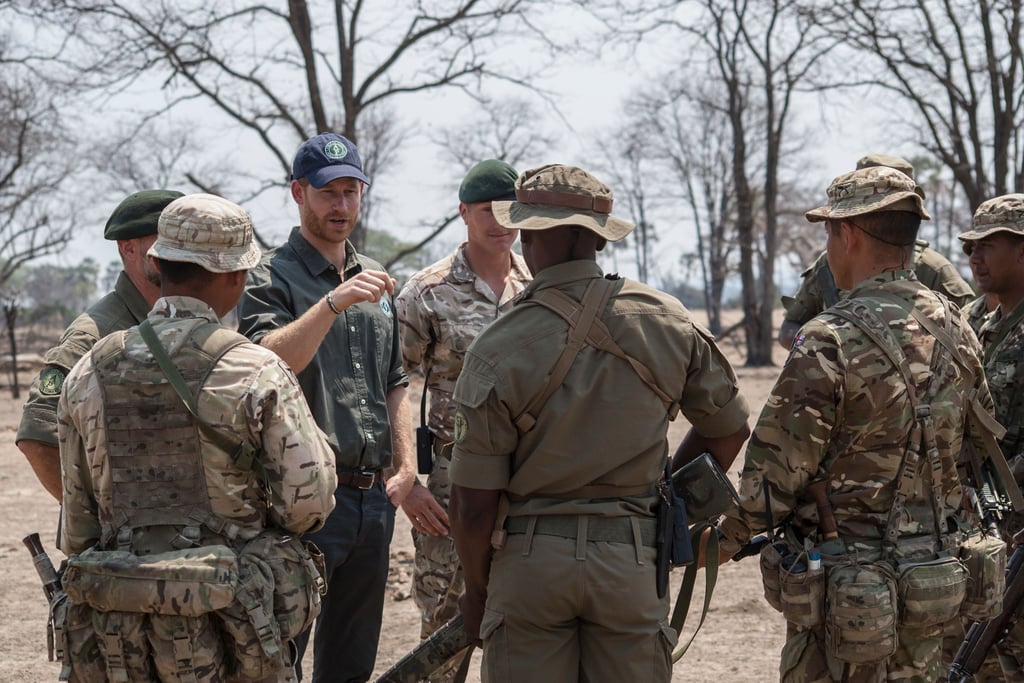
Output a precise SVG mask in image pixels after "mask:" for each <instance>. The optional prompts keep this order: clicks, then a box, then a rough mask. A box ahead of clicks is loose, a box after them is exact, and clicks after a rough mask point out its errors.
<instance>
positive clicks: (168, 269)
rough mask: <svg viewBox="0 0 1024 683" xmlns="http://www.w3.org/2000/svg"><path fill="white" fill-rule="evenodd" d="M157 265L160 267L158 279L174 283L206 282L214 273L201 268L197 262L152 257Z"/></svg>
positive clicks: (200, 283)
mask: <svg viewBox="0 0 1024 683" xmlns="http://www.w3.org/2000/svg"><path fill="white" fill-rule="evenodd" d="M153 260H154V261H156V263H157V267H158V268H160V279H161V280H162V281H164V282H169V283H171V284H175V285H181V284H185V283H189V282H191V283H195V284H199V285H202V284H207V283H209V282H210V280H212V279H213V276H214V274H213V273H211V272H210V271H208V270H207V269H206V268H203V267H202V266H201V265H199V264H198V263H190V262H187V261H168V260H167V259H162V258H154V259H153Z"/></svg>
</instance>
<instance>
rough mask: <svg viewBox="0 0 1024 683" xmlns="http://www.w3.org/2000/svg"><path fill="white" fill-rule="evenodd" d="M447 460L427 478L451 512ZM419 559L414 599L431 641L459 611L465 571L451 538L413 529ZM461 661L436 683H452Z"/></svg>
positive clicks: (447, 666) (429, 486)
mask: <svg viewBox="0 0 1024 683" xmlns="http://www.w3.org/2000/svg"><path fill="white" fill-rule="evenodd" d="M449 465H450V461H449V460H448V459H447V458H443V457H437V458H435V460H434V470H433V471H432V472H431V473H430V474H429V475H428V476H427V490H429V491H430V492H431V493H432V494H434V497H435V498H437V500H438V501H439V502H440V503H441V505H442V506H443V507H444V508H445V509H447V508H448V501H449V499H450V497H451V483H450V481H449V479H448V466H449ZM412 540H413V544H414V545H415V547H416V556H415V559H414V561H413V587H412V593H413V599H414V600H415V601H416V605H417V606H418V607H419V608H420V638H421V639H423V638H427V637H428V636H429V635H431V634H432V633H433V632H434V631H436V630H437V629H439V628H441V627H442V626H444V625H445V623H447V622H448V620H450V619H451V618H452V617H454V616H455V615H456V614H457V613H458V611H459V602H458V600H459V595H460V594H461V593H462V591H463V589H464V588H465V585H464V583H463V580H462V567H461V566H460V565H459V556H458V554H457V553H456V552H455V543H454V542H453V541H452V539H451V537H450V536H430V535H428V534H423V533H420V532H419V531H416V530H415V529H413V531H412ZM460 662H461V657H460V658H455V659H452V660H451V661H450V662H448V663H447V664H445V666H444V667H442V668H441V669H439V670H438V671H437V672H436V673H434V674H433V675H432V676H431V677H430V679H429V680H430V681H431V682H432V683H448V682H449V681H451V680H452V679H453V678H454V676H455V672H456V670H457V669H458V665H459V663H460Z"/></svg>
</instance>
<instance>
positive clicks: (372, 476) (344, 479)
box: [338, 470, 384, 489]
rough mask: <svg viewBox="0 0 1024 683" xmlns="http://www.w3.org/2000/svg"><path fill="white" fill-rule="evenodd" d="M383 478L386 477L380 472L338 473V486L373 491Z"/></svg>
mask: <svg viewBox="0 0 1024 683" xmlns="http://www.w3.org/2000/svg"><path fill="white" fill-rule="evenodd" d="M383 478H384V476H383V474H382V473H381V471H380V470H361V471H356V472H338V485H339V486H351V487H352V488H354V489H372V488H373V487H374V486H376V485H377V484H378V483H379V482H380V481H382V480H383Z"/></svg>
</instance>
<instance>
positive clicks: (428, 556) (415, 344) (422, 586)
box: [395, 244, 530, 638]
mask: <svg viewBox="0 0 1024 683" xmlns="http://www.w3.org/2000/svg"><path fill="white" fill-rule="evenodd" d="M465 248H466V245H465V244H463V245H462V246H460V247H459V248H458V249H457V250H456V251H455V252H454V253H453V254H451V255H450V256H448V257H446V258H444V259H442V260H440V261H438V262H437V263H435V264H433V265H431V266H428V267H427V268H425V269H423V270H421V271H419V272H418V273H416V274H415V275H413V276H412V277H411V278H409V281H408V282H407V283H406V285H405V287H403V288H402V292H401V293H400V294H399V295H398V297H397V299H396V301H395V304H396V306H397V308H398V320H399V324H400V331H401V342H402V355H403V356H404V359H405V368H406V370H407V371H409V372H411V371H412V370H414V369H417V368H419V369H420V370H421V371H422V372H423V374H424V375H427V374H428V373H429V379H428V382H429V390H430V413H429V417H428V423H429V425H430V429H431V431H432V432H433V433H434V436H435V451H437V452H438V457H436V458H435V460H434V468H433V471H431V473H430V475H429V476H428V477H427V488H428V489H429V490H430V492H431V493H432V494H433V495H434V496H435V497H436V498H437V499H438V501H440V503H441V505H443V506H444V507H445V508H447V507H448V499H449V496H450V484H449V481H448V465H449V462H450V458H451V450H450V449H451V445H450V444H451V442H452V441H453V440H454V434H453V432H452V429H453V425H454V421H455V405H454V402H453V399H452V392H453V391H454V390H455V380H456V379H458V377H459V373H460V372H461V371H462V361H463V358H464V357H465V354H466V349H468V348H469V344H470V342H472V341H473V339H474V338H475V337H476V336H477V334H478V333H479V332H480V330H482V329H483V328H484V327H486V326H487V325H488V324H490V323H491V322H493V321H494V320H495V319H497V317H498V316H499V315H501V314H503V313H505V312H506V311H508V310H509V309H510V308H511V307H512V303H513V299H514V297H516V296H517V295H518V294H519V293H520V292H522V291H523V288H524V287H525V286H526V284H527V283H528V282H529V281H530V274H529V270H527V268H526V264H525V263H524V262H523V259H522V257H521V256H519V255H518V254H516V253H515V252H512V253H511V259H512V270H511V271H510V273H509V281H508V283H507V284H506V287H505V291H504V292H501V294H500V296H499V297H496V296H495V294H494V293H493V292H492V291H491V288H490V287H489V286H488V285H487V283H486V282H484V281H483V280H482V279H480V278H478V277H477V275H476V274H475V273H474V272H473V271H472V269H471V268H470V267H469V264H468V263H467V261H466V256H465ZM412 537H413V543H414V544H415V546H416V559H415V565H414V573H413V597H414V599H415V600H416V604H417V605H418V606H419V608H420V615H421V619H422V621H421V627H420V636H421V637H422V638H426V637H427V636H429V635H430V634H431V633H433V632H434V631H436V630H437V629H438V628H440V627H441V626H443V625H444V624H445V622H447V621H448V620H449V619H451V618H452V617H453V616H455V614H456V612H458V603H457V600H458V597H459V594H460V593H461V592H462V590H463V584H462V573H461V570H460V569H459V562H458V557H457V555H456V553H455V545H454V544H453V543H452V540H451V538H450V537H448V536H431V535H429V534H424V533H420V532H419V531H418V530H416V529H413V530H412Z"/></svg>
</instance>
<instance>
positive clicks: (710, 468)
mask: <svg viewBox="0 0 1024 683" xmlns="http://www.w3.org/2000/svg"><path fill="white" fill-rule="evenodd" d="M672 488H673V490H674V491H675V493H676V495H677V496H679V497H680V498H682V500H683V503H684V504H685V506H686V514H687V516H688V517H689V519H691V520H694V521H695V522H699V521H703V520H705V519H712V520H713V519H718V518H719V517H721V516H722V515H723V514H724V513H725V512H726V511H727V510H729V509H731V508H732V507H733V506H734V505H739V496H738V495H737V494H736V488H735V487H734V486H733V485H732V482H730V481H729V478H728V477H727V476H726V475H725V472H723V471H722V468H721V466H719V464H718V461H717V460H715V459H714V457H712V455H711V454H710V453H708V452H704V453H701V454H700V455H699V456H698V457H697V458H696V459H695V460H691V461H690V462H688V463H686V464H685V465H683V466H682V467H680V468H679V469H678V470H676V472H675V473H674V474H673V475H672Z"/></svg>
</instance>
